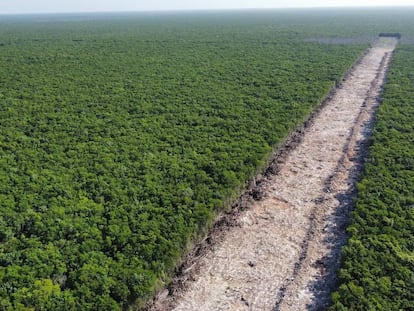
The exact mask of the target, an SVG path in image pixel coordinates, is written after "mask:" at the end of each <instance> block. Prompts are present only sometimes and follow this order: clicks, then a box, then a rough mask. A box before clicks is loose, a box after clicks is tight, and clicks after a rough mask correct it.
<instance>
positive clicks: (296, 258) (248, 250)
mask: <svg viewBox="0 0 414 311" xmlns="http://www.w3.org/2000/svg"><path fill="white" fill-rule="evenodd" d="M395 44H396V41H395V40H394V39H387V38H385V39H381V40H380V41H379V42H378V43H377V44H376V45H375V46H374V47H372V48H371V49H370V50H369V51H368V52H367V53H366V54H365V56H364V57H363V58H362V59H361V60H360V62H359V63H358V64H357V65H355V67H354V68H353V70H352V71H351V72H350V74H349V75H348V76H347V78H346V79H345V80H344V81H343V83H342V85H341V86H340V87H339V88H338V89H337V90H336V91H335V92H334V94H333V96H332V97H331V98H330V100H329V101H328V102H327V103H326V105H325V106H324V108H323V109H321V110H320V112H319V113H318V115H317V116H315V118H314V119H313V124H312V125H311V126H310V127H309V128H308V129H307V130H306V131H305V133H304V135H303V137H302V141H301V142H300V143H299V145H298V146H296V148H294V149H293V150H291V151H290V152H289V154H288V155H287V157H286V159H285V160H284V163H282V164H281V165H280V170H279V171H278V172H277V174H275V175H273V176H270V177H269V178H268V179H267V180H266V181H265V182H263V183H262V184H261V186H260V187H261V190H260V191H261V192H262V193H264V198H263V199H262V200H260V201H255V202H254V203H252V206H251V207H250V208H249V209H247V210H245V211H243V212H241V213H240V215H239V217H238V218H237V220H236V225H235V226H232V227H231V228H229V229H228V230H226V233H225V235H224V236H223V238H222V239H221V241H220V243H217V244H216V245H214V247H213V248H212V249H211V250H210V251H207V252H206V253H205V254H204V255H203V256H200V257H199V258H197V260H196V261H195V263H194V264H193V265H192V266H190V267H187V268H186V269H187V272H185V273H188V274H189V275H191V277H189V278H187V279H191V281H189V282H188V283H187V284H186V286H185V290H183V291H177V292H175V293H174V295H172V296H170V295H167V294H168V292H167V291H165V292H164V293H161V294H160V296H159V297H158V300H157V301H156V303H155V305H154V307H153V309H154V310H170V309H174V310H177V311H179V310H185V311H189V310H200V311H203V310H206V311H207V310H209V311H210V310H238V311H240V310H306V309H308V310H319V309H321V308H323V307H324V306H326V304H327V303H329V296H330V292H331V289H332V288H333V287H334V285H335V280H336V278H335V276H336V272H337V270H338V267H339V261H340V247H341V245H343V244H344V242H345V241H346V234H345V227H346V225H347V223H348V211H349V208H350V207H351V204H352V203H351V202H352V193H353V191H354V185H355V180H356V177H357V174H358V172H359V170H360V164H361V162H362V158H363V155H364V151H365V150H366V148H364V139H366V136H367V134H368V133H369V129H370V124H371V122H372V119H371V118H372V115H373V111H374V109H375V107H376V105H377V104H378V102H377V96H378V95H379V92H380V90H381V85H382V83H383V80H384V74H385V72H386V68H387V66H388V63H389V60H390V57H391V54H392V51H393V49H394V47H395ZM194 271H196V273H194ZM185 273H184V274H185Z"/></svg>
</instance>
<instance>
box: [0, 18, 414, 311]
mask: <svg viewBox="0 0 414 311" xmlns="http://www.w3.org/2000/svg"><path fill="white" fill-rule="evenodd" d="M381 14H385V13H381ZM404 14H405V12H404V13H402V18H401V19H400V21H403V20H405V19H404V18H405V17H404V16H405V15H404ZM349 18H350V16H349V15H348V17H344V15H343V14H342V12H341V14H339V15H338V14H337V15H336V17H335V16H330V15H329V14H327V12H325V11H323V12H319V13H317V14H316V15H314V14H310V15H309V14H307V13H306V12H299V13H295V12H290V11H286V12H282V14H281V13H277V12H256V13H251V12H249V13H247V12H238V13H234V12H232V13H229V12H227V13H220V14H219V13H217V14H213V13H210V14H205V13H198V14H195V15H191V14H184V15H180V14H167V15H165V14H159V15H156V14H155V15H154V14H141V15H122V14H121V15H114V16H110V17H109V16H106V15H94V16H89V15H79V16H66V15H62V16H27V17H4V16H3V17H1V20H0V63H1V69H0V309H1V310H34V309H35V310H117V309H122V308H128V306H129V305H131V304H133V303H134V302H136V301H142V300H143V299H145V298H147V297H148V296H149V295H151V294H152V293H153V291H154V289H155V288H156V287H157V286H159V285H160V284H161V283H162V282H164V281H168V275H170V274H171V272H172V271H173V269H174V266H175V264H176V262H177V259H178V258H179V257H180V255H181V254H182V252H183V251H184V250H185V249H186V247H187V246H188V244H189V241H190V240H191V239H192V238H194V237H196V236H197V234H198V233H199V232H202V230H205V227H206V224H208V223H210V222H211V221H212V219H214V216H215V213H216V212H217V210H219V209H220V208H223V207H224V206H225V204H226V202H227V200H228V199H229V197H231V196H234V195H235V194H237V191H238V189H240V188H241V187H243V185H244V184H245V183H246V181H247V180H248V179H249V178H251V177H252V176H253V175H254V174H255V172H257V171H258V170H259V169H260V168H261V167H262V166H263V165H264V163H265V162H266V160H267V157H268V155H269V153H270V152H271V151H272V150H273V148H275V147H276V146H277V145H278V144H280V143H281V142H282V141H283V139H284V138H285V137H286V136H287V135H288V133H289V132H290V131H291V130H292V129H293V128H295V127H296V126H297V125H298V124H300V123H301V122H302V121H303V120H304V118H305V117H306V116H307V115H308V114H309V113H310V111H312V109H313V108H314V107H315V106H316V105H317V104H318V103H319V102H320V100H321V99H323V98H324V96H325V95H326V94H327V92H328V91H329V89H330V88H331V87H332V86H333V85H334V84H335V83H336V82H337V81H338V80H339V79H340V77H341V76H342V75H343V73H344V72H345V71H346V69H348V68H349V66H350V65H351V64H352V63H353V62H354V61H355V59H356V58H357V57H358V55H360V53H361V52H362V51H363V50H364V49H365V48H366V47H367V45H368V41H369V38H371V37H372V35H373V34H376V33H377V32H379V30H378V29H379V28H381V27H379V26H378V25H377V22H378V18H377V17H375V16H374V17H371V18H370V19H366V20H363V23H362V24H361V23H360V24H356V25H354V26H352V27H350V28H349V29H345V28H344V27H343V25H344V21H346V20H347V19H349ZM410 18H411V15H410ZM352 20H353V21H362V20H361V19H360V18H359V19H358V18H357V19H352ZM410 20H411V19H410ZM367 25H369V27H366V26H367ZM358 31H359V32H358ZM380 31H389V32H392V31H398V32H402V31H400V30H399V29H394V27H392V28H387V29H380ZM356 33H357V35H356V36H357V37H358V38H359V39H358V40H354V41H352V42H349V41H346V40H345V41H346V42H342V41H341V40H339V42H335V43H334V44H326V43H324V42H319V41H320V40H318V39H316V40H314V39H312V40H306V39H307V38H311V37H312V36H315V37H320V36H328V37H329V36H338V35H339V36H350V37H352V36H355V34H356ZM361 38H363V39H362V40H361ZM367 38H368V39H367ZM404 161H409V160H404ZM389 219H396V218H391V217H390V218H389ZM394 221H395V220H394ZM390 243H391V242H390ZM394 250H395V252H398V253H399V254H400V255H399V256H400V257H401V258H405V259H404V260H411V259H410V258H411V257H410V254H408V253H406V252H405V250H406V246H404V245H395V248H394ZM401 260H403V259H401ZM387 284H388V283H387ZM355 291H356V292H360V291H361V290H360V285H358V284H357V285H355Z"/></svg>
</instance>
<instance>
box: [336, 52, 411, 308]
mask: <svg viewBox="0 0 414 311" xmlns="http://www.w3.org/2000/svg"><path fill="white" fill-rule="evenodd" d="M352 220H353V223H352V225H351V226H350V227H349V229H348V230H349V233H350V234H351V238H350V240H349V242H348V245H347V246H346V247H344V249H343V254H344V257H345V259H344V263H343V267H342V269H341V271H340V281H341V286H340V287H339V289H338V291H337V292H335V293H334V294H333V306H332V307H331V310H414V46H413V45H402V46H400V47H399V48H398V49H397V51H396V53H395V56H394V60H393V62H392V65H391V69H390V72H389V74H388V81H387V83H386V85H385V89H384V94H383V100H382V104H381V106H380V108H379V111H378V115H377V119H376V125H375V129H374V133H373V144H372V146H371V147H370V156H369V158H368V159H367V163H366V165H365V172H364V175H363V178H362V180H361V181H360V182H359V184H358V197H357V201H356V208H355V210H354V211H353V213H352Z"/></svg>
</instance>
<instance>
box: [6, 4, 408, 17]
mask: <svg viewBox="0 0 414 311" xmlns="http://www.w3.org/2000/svg"><path fill="white" fill-rule="evenodd" d="M384 8H387V9H390V8H395V9H397V8H412V9H414V4H413V5H380V6H374V5H371V6H370V5H365V6H364V5H361V6H355V5H354V6H286V7H268V8H260V7H259V8H255V7H252V8H198V9H191V8H188V9H183V8H181V9H148V10H102V11H43V12H5V13H2V12H0V16H13V15H14V16H16V15H53V14H56V15H58V14H62V15H63V14H105V13H115V14H120V13H121V14H122V13H179V12H183V13H184V12H222V11H263V10H272V11H277V10H309V9H373V10H377V9H384Z"/></svg>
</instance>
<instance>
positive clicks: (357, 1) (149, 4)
mask: <svg viewBox="0 0 414 311" xmlns="http://www.w3.org/2000/svg"><path fill="white" fill-rule="evenodd" d="M388 5H394V6H398V5H411V6H412V5H414V0H394V1H393V0H315V1H306V0H0V14H10V13H45V12H50V13H52V12H53V13H54V12H102V11H148V10H192V9H193V10H194V9H196V10H199V9H229V8H286V7H331V6H388Z"/></svg>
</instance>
